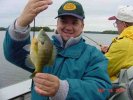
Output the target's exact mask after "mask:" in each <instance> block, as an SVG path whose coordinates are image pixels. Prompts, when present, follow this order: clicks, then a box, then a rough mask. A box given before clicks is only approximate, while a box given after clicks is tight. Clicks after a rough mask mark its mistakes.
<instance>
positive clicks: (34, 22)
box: [33, 18, 36, 38]
mask: <svg viewBox="0 0 133 100" xmlns="http://www.w3.org/2000/svg"><path fill="white" fill-rule="evenodd" d="M33 24H34V26H33V38H34V36H35V24H36V21H35V18H34V20H33Z"/></svg>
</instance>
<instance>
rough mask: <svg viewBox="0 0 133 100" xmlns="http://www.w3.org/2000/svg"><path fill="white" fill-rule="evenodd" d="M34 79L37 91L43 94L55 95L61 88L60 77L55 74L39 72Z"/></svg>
mask: <svg viewBox="0 0 133 100" xmlns="http://www.w3.org/2000/svg"><path fill="white" fill-rule="evenodd" d="M33 80H34V84H35V90H36V92H38V93H39V94H41V95H44V96H54V95H55V94H56V92H57V91H58V89H59V85H60V84H59V79H58V77H56V76H54V75H51V74H45V73H37V74H36V76H35V77H34V78H33Z"/></svg>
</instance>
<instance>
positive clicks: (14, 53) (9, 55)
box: [3, 30, 33, 72]
mask: <svg viewBox="0 0 133 100" xmlns="http://www.w3.org/2000/svg"><path fill="white" fill-rule="evenodd" d="M29 43H30V37H28V38H27V39H25V40H23V41H17V40H14V39H12V38H11V36H10V35H9V31H8V30H7V31H6V35H5V39H4V42H3V49H4V55H5V58H6V59H7V60H8V61H9V62H11V63H13V64H15V65H17V66H19V67H21V68H23V69H25V70H27V71H30V72H33V68H31V67H29V66H27V65H26V63H25V60H26V57H27V55H28V54H29V52H28V51H26V50H24V49H23V47H24V46H25V45H27V44H29Z"/></svg>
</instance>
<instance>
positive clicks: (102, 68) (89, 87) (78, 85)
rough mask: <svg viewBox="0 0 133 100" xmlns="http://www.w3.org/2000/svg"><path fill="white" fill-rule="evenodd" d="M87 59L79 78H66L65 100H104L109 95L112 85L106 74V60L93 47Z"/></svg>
mask: <svg viewBox="0 0 133 100" xmlns="http://www.w3.org/2000/svg"><path fill="white" fill-rule="evenodd" d="M85 52H89V50H86V51H85ZM86 54H87V53H86ZM86 56H87V55H86ZM88 61H89V62H88V66H87V67H86V70H85V72H84V75H83V76H82V78H81V79H67V81H68V83H69V92H68V96H67V100H106V99H107V97H108V96H109V94H110V89H111V88H112V85H111V82H110V79H109V76H108V74H107V64H108V60H107V59H106V58H105V57H104V55H103V54H102V53H101V52H100V51H98V50H96V49H93V50H92V52H91V57H89V58H88Z"/></svg>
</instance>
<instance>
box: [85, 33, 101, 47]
mask: <svg viewBox="0 0 133 100" xmlns="http://www.w3.org/2000/svg"><path fill="white" fill-rule="evenodd" d="M83 36H84V37H86V38H87V39H89V40H91V41H93V42H94V43H96V44H97V45H98V46H100V47H101V46H102V45H101V44H100V43H98V42H96V41H95V40H93V39H91V38H90V37H88V36H86V35H83Z"/></svg>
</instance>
